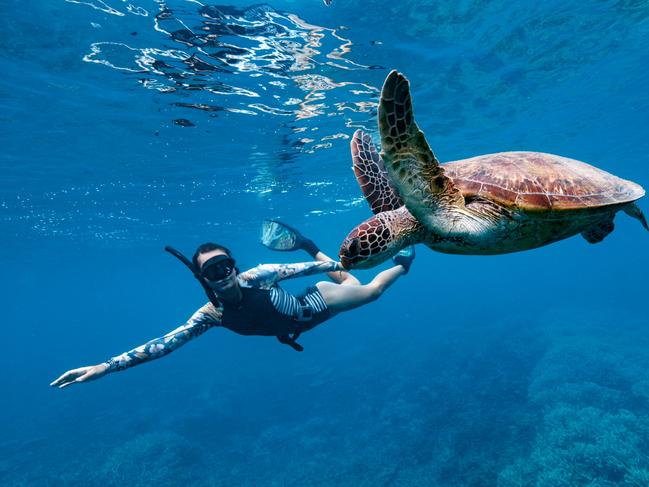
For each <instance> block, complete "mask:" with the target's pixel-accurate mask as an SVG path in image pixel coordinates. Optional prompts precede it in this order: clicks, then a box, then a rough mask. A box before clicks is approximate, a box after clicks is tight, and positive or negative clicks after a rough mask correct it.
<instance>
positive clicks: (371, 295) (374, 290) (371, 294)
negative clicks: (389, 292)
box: [365, 283, 383, 302]
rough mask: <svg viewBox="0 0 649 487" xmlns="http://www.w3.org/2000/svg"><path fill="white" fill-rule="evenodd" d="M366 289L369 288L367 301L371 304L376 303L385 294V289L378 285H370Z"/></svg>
mask: <svg viewBox="0 0 649 487" xmlns="http://www.w3.org/2000/svg"><path fill="white" fill-rule="evenodd" d="M365 287H366V288H367V299H368V301H369V302H371V301H376V300H377V299H379V298H380V297H381V295H382V294H383V287H382V286H380V285H378V284H375V283H370V284H367V285H366V286H365Z"/></svg>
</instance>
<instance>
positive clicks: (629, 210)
mask: <svg viewBox="0 0 649 487" xmlns="http://www.w3.org/2000/svg"><path fill="white" fill-rule="evenodd" d="M624 213H626V214H627V215H629V216H630V217H633V218H635V219H636V220H639V221H640V223H642V226H643V227H645V230H649V226H648V225H647V219H646V218H645V217H644V214H643V213H642V210H641V209H640V207H639V206H638V205H636V204H635V203H631V204H628V205H626V206H625V207H624Z"/></svg>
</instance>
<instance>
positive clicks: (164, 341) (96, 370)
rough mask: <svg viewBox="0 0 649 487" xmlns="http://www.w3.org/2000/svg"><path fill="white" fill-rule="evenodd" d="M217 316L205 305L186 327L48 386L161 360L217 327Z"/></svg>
mask: <svg viewBox="0 0 649 487" xmlns="http://www.w3.org/2000/svg"><path fill="white" fill-rule="evenodd" d="M220 316H221V314H220V310H216V309H214V306H213V305H212V304H211V303H208V304H206V305H205V306H203V307H202V308H201V309H199V310H198V311H197V312H196V313H194V315H193V316H192V317H191V318H190V319H189V321H188V322H187V323H185V324H184V325H182V326H179V327H178V328H176V329H175V330H173V331H170V332H169V333H167V334H166V335H164V336H161V337H160V338H155V339H153V340H150V341H148V342H146V343H145V344H144V345H140V346H139V347H136V348H134V349H133V350H129V351H128V352H124V353H122V354H120V355H117V356H115V357H112V358H110V359H108V360H107V361H106V362H103V363H101V364H98V365H89V366H86V367H80V368H78V369H72V370H68V371H67V372H65V373H64V374H63V375H61V377H59V378H58V379H56V380H55V381H53V382H52V383H51V384H50V385H51V386H52V387H59V388H61V389H62V388H64V387H67V386H69V385H72V384H76V383H81V382H88V381H91V380H96V379H99V378H101V377H103V376H104V375H106V374H108V373H110V372H115V371H120V370H125V369H128V368H130V367H134V366H136V365H139V364H141V363H144V362H149V361H151V360H155V359H157V358H160V357H164V356H165V355H167V354H169V353H171V352H173V351H174V350H176V349H177V348H179V347H181V346H183V345H184V344H185V343H187V342H189V341H190V340H191V339H192V338H195V337H197V336H199V335H202V334H203V333H205V332H206V331H207V330H209V329H210V328H212V327H214V326H218V325H220V323H221V320H220Z"/></svg>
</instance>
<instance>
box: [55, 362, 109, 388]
mask: <svg viewBox="0 0 649 487" xmlns="http://www.w3.org/2000/svg"><path fill="white" fill-rule="evenodd" d="M107 369H108V364H99V365H90V366H88V367H80V368H78V369H72V370H68V371H67V372H66V373H65V374H63V375H62V376H61V377H59V378H58V379H56V380H55V381H54V382H52V383H51V384H50V385H51V386H52V387H58V388H59V389H63V388H64V387H67V386H69V385H72V384H76V383H77V382H88V381H91V380H95V379H100V378H101V377H103V376H104V375H106V370H107Z"/></svg>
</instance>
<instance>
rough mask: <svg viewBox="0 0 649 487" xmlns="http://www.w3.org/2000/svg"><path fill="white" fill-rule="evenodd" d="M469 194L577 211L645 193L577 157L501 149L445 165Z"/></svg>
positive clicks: (528, 207) (539, 208) (533, 207)
mask: <svg viewBox="0 0 649 487" xmlns="http://www.w3.org/2000/svg"><path fill="white" fill-rule="evenodd" d="M442 167H443V168H444V171H445V173H446V175H447V176H448V177H450V178H451V179H452V180H453V182H454V183H455V186H456V187H457V188H458V189H459V190H460V191H461V192H462V194H463V195H464V196H465V197H467V196H468V197H471V196H481V197H483V198H485V199H488V200H490V201H494V202H496V203H498V204H501V205H503V206H505V207H516V208H520V209H522V210H527V211H551V210H552V211H554V210H579V209H584V208H595V207H600V206H607V205H616V204H621V203H628V202H631V201H634V200H637V199H638V198H641V197H642V196H644V190H643V189H642V187H641V186H640V185H638V184H635V183H633V182H631V181H626V180H624V179H620V178H618V177H616V176H613V175H612V174H609V173H607V172H606V171H602V170H601V169H597V168H596V167H593V166H591V165H589V164H586V163H584V162H581V161H577V160H575V159H568V158H567V157H561V156H555V155H553V154H544V153H541V152H501V153H498V154H487V155H483V156H478V157H472V158H471V159H463V160H461V161H452V162H447V163H446V164H442Z"/></svg>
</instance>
